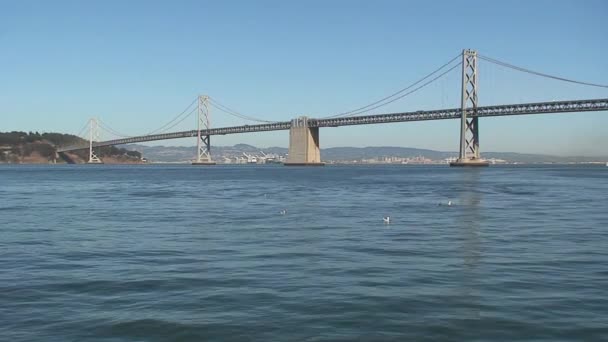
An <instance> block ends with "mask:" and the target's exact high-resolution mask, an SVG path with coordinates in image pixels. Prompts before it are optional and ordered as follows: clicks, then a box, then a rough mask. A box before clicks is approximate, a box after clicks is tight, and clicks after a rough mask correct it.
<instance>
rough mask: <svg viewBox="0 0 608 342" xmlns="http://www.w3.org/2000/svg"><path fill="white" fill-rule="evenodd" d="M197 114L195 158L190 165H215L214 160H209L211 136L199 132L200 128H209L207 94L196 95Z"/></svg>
mask: <svg viewBox="0 0 608 342" xmlns="http://www.w3.org/2000/svg"><path fill="white" fill-rule="evenodd" d="M197 116H198V119H197V120H196V122H197V127H196V130H197V135H196V160H194V161H193V162H192V165H215V162H213V161H212V160H211V136H209V135H202V134H201V130H203V129H204V130H205V131H207V130H209V128H211V123H210V120H209V116H210V115H209V97H208V96H203V95H201V96H199V97H198V108H197Z"/></svg>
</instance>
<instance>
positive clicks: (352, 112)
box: [324, 54, 461, 119]
mask: <svg viewBox="0 0 608 342" xmlns="http://www.w3.org/2000/svg"><path fill="white" fill-rule="evenodd" d="M460 57H461V54H458V55H456V56H455V57H454V58H452V59H450V60H449V61H448V62H447V63H445V64H443V65H442V66H440V67H439V68H437V69H435V70H434V71H433V72H431V73H429V74H427V75H426V76H424V77H423V78H421V79H419V80H417V81H416V82H414V83H412V84H410V85H408V86H407V87H405V88H402V89H400V90H398V91H396V92H394V93H392V94H390V95H388V96H385V97H383V98H381V99H380V100H377V101H374V102H372V103H370V104H367V105H365V106H363V107H359V108H356V109H353V110H350V111H347V112H343V113H339V114H335V115H331V116H327V117H325V118H324V119H329V118H336V117H340V116H351V115H355V114H360V113H365V112H367V111H370V110H373V109H375V108H379V107H382V106H384V105H387V104H389V103H392V102H394V101H393V100H391V101H389V102H386V103H383V102H384V101H387V100H389V99H391V98H393V97H395V96H397V95H399V94H401V93H403V92H405V91H407V90H409V89H411V88H413V87H415V86H416V85H418V84H420V83H421V82H424V81H425V80H426V79H428V78H429V77H431V76H433V75H435V74H436V73H438V72H439V71H441V70H442V69H444V68H445V67H447V66H448V65H450V64H451V63H452V62H454V61H455V60H457V59H458V58H460ZM450 70H452V69H450ZM443 75H445V73H443V74H441V75H440V76H443ZM435 79H436V78H435ZM435 79H434V80H435ZM418 89H420V88H417V89H416V90H418ZM409 94H411V92H410V93H408V94H406V95H409ZM404 96H405V95H404ZM404 96H400V97H398V98H397V99H400V98H403V97H404ZM370 107H373V108H370Z"/></svg>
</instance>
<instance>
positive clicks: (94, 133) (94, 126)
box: [87, 118, 103, 164]
mask: <svg viewBox="0 0 608 342" xmlns="http://www.w3.org/2000/svg"><path fill="white" fill-rule="evenodd" d="M93 141H99V122H97V118H91V119H89V161H88V162H87V164H103V162H102V161H101V159H99V157H97V155H96V154H95V151H93Z"/></svg>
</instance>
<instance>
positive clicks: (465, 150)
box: [450, 50, 488, 166]
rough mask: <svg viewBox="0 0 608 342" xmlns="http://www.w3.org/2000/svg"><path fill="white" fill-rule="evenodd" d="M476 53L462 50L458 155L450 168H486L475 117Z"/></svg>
mask: <svg viewBox="0 0 608 342" xmlns="http://www.w3.org/2000/svg"><path fill="white" fill-rule="evenodd" d="M477 89H478V85H477V51H475V50H462V98H461V107H462V111H461V116H460V153H459V155H458V160H456V161H455V162H452V163H450V166H488V162H487V161H485V160H483V159H481V156H480V153H479V119H478V117H477V116H473V117H469V115H470V114H473V115H476V114H477Z"/></svg>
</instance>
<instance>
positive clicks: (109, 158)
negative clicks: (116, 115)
mask: <svg viewBox="0 0 608 342" xmlns="http://www.w3.org/2000/svg"><path fill="white" fill-rule="evenodd" d="M78 143H81V144H82V143H86V141H85V140H84V139H82V138H80V137H77V136H75V135H71V134H62V133H38V132H27V133H26V132H18V131H13V132H0V163H10V164H48V163H55V162H59V163H62V162H68V163H69V162H74V163H84V162H86V161H87V159H88V151H86V150H81V151H74V152H70V153H66V154H58V153H57V146H62V145H70V144H78ZM96 153H97V155H98V156H99V157H100V158H102V159H103V160H104V162H109V163H133V162H139V161H140V160H141V153H139V152H137V151H129V150H127V149H125V148H117V147H114V146H108V147H101V148H99V149H96Z"/></svg>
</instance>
